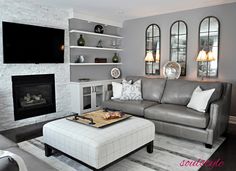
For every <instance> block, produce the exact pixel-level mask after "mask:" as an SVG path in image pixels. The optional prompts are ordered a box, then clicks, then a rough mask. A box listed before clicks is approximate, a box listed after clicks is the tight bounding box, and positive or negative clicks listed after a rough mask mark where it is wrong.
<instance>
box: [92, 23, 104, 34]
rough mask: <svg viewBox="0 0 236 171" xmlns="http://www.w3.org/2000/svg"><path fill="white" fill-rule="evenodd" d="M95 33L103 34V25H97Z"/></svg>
mask: <svg viewBox="0 0 236 171" xmlns="http://www.w3.org/2000/svg"><path fill="white" fill-rule="evenodd" d="M94 32H95V33H100V34H103V32H104V28H103V26H102V25H96V26H95V27H94Z"/></svg>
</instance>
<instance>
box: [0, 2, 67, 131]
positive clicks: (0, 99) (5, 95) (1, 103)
mask: <svg viewBox="0 0 236 171" xmlns="http://www.w3.org/2000/svg"><path fill="white" fill-rule="evenodd" d="M68 18H69V11H67V10H62V9H56V8H54V7H45V6H42V5H38V4H37V2H36V1H35V2H33V1H30V2H29V1H28V0H26V1H21V0H8V1H4V3H1V6H0V23H1V22H2V21H8V22H16V23H25V24H31V25H38V26H45V27H53V28H60V29H65V34H66V35H65V55H64V56H65V60H64V61H65V63H64V64H4V63H3V48H2V46H3V45H2V24H0V131H2V130H6V129H11V128H16V127H20V126H24V125H29V124H34V123H38V122H42V121H46V120H51V119H54V118H59V117H62V116H65V115H68V113H69V112H70V109H69V107H70V91H69V86H68V85H69V82H70V68H69V65H68V58H69V54H68V53H69V52H68V44H69V43H68V42H69V40H68V39H69V36H68ZM39 74H54V77H55V102H56V112H52V113H49V114H45V115H44V114H43V115H40V116H36V117H30V118H27V119H21V120H17V121H15V118H14V105H13V104H14V103H13V96H12V76H16V75H18V76H19V75H39Z"/></svg>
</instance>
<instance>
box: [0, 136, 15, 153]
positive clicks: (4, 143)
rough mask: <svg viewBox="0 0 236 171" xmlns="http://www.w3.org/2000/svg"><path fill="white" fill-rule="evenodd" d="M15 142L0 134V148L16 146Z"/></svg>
mask: <svg viewBox="0 0 236 171" xmlns="http://www.w3.org/2000/svg"><path fill="white" fill-rule="evenodd" d="M16 146H17V144H16V143H14V142H13V141H11V140H9V139H8V138H6V137H4V136H3V135H0V150H5V149H7V148H10V147H16Z"/></svg>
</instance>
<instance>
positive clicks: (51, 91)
mask: <svg viewBox="0 0 236 171" xmlns="http://www.w3.org/2000/svg"><path fill="white" fill-rule="evenodd" d="M12 89H13V103H14V117H15V120H20V119H25V118H29V117H34V116H39V115H44V114H48V113H53V112H56V102H55V79H54V74H46V75H24V76H12Z"/></svg>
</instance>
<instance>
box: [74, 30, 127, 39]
mask: <svg viewBox="0 0 236 171" xmlns="http://www.w3.org/2000/svg"><path fill="white" fill-rule="evenodd" d="M70 33H81V34H88V35H93V36H101V37H110V38H115V39H122V38H123V37H121V36H116V35H111V34H100V33H93V32H89V31H82V30H71V31H70Z"/></svg>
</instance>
